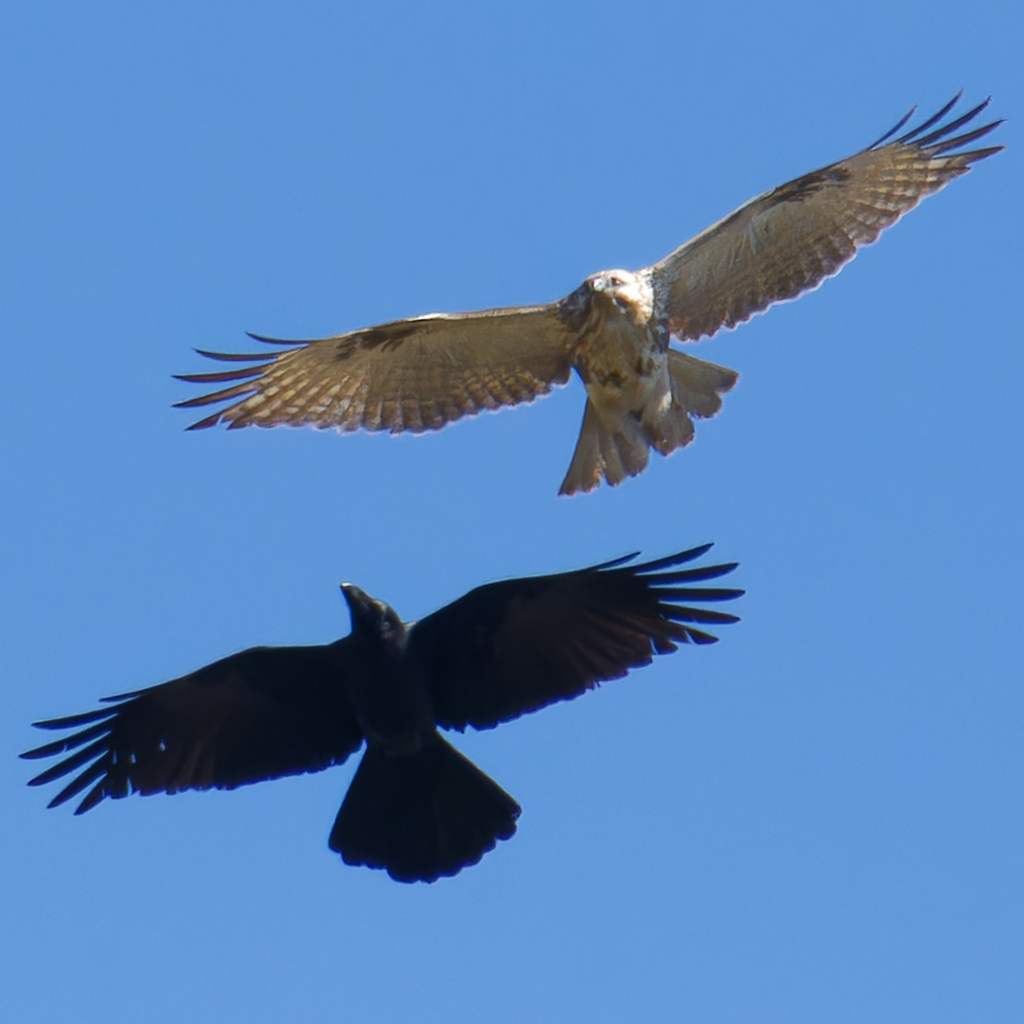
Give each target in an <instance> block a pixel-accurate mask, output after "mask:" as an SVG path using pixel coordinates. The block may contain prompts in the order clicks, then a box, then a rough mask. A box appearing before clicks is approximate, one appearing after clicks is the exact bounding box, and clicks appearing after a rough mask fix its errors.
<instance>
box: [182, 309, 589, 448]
mask: <svg viewBox="0 0 1024 1024" xmlns="http://www.w3.org/2000/svg"><path fill="white" fill-rule="evenodd" d="M252 337H255V338H256V340H257V341H264V342H268V343H270V344H277V345H297V346H299V347H297V348H290V349H288V350H287V351H285V352H280V353H278V354H276V355H269V356H268V355H223V354H220V353H216V352H201V354H202V355H204V356H207V357H209V358H210V359H218V360H225V361H229V362H249V363H251V362H253V361H257V362H258V363H259V365H256V366H246V367H245V368H242V369H235V370H228V371H226V372H223V373H197V374H183V375H181V376H180V377H179V379H180V380H185V381H189V382H191V383H194V384H203V385H210V384H221V383H225V382H228V383H231V382H236V381H237V382H240V383H231V386H230V387H227V388H224V389H222V390H218V391H215V392H213V393H212V394H207V395H201V396H200V397H198V398H192V399H190V400H188V401H186V402H180V403H178V406H179V407H180V408H185V409H191V408H194V407H197V406H205V405H210V404H212V403H216V402H232V404H230V405H228V406H227V407H226V408H224V409H221V410H220V411H219V412H215V413H214V414H213V415H212V416H208V417H207V418H206V419H204V420H200V421H199V422H198V423H194V424H193V425H192V427H191V428H190V429H196V428H198V427H212V426H213V425H214V424H215V423H218V422H220V421H221V420H224V421H226V422H227V424H228V426H229V427H247V426H259V427H271V426H276V425H277V424H280V423H287V424H290V425H292V426H299V425H302V424H307V425H311V426H314V427H338V428H340V429H341V430H358V429H359V428H360V427H365V428H366V429H367V430H390V431H391V432H392V433H397V432H399V431H402V430H411V431H414V432H419V431H423V430H437V429H438V428H439V427H443V426H444V425H445V424H446V423H450V422H451V421H452V420H457V419H459V418H461V417H462V416H466V415H475V414H476V413H478V412H479V411H480V410H481V409H497V408H498V407H499V406H502V405H517V404H519V403H520V402H529V401H532V400H533V399H534V398H537V397H538V396H539V395H544V394H547V392H548V391H550V390H551V386H552V384H564V383H565V382H566V381H567V380H568V379H569V372H570V370H571V364H570V354H571V350H572V347H573V345H574V344H575V340H576V339H575V335H574V334H572V333H571V332H570V331H569V329H568V327H567V325H566V323H565V322H564V320H563V319H562V318H561V317H560V316H559V313H558V306H557V305H555V304H552V305H548V306H532V307H521V308H514V307H513V308H508V309H490V310H484V311H483V312H479V313H452V314H440V313H439V314H431V315H429V316H420V317H414V318H412V319H411V320H396V321H395V322H394V323H389V324H382V325H380V326H379V327H370V328H367V329H365V330H361V331H353V332H352V333H350V334H342V335H338V336H337V337H335V338H323V339H320V340H318V341H307V342H282V341H277V340H276V339H273V338H261V337H258V336H257V335H253V336H252ZM234 399H238V401H233V400H234Z"/></svg>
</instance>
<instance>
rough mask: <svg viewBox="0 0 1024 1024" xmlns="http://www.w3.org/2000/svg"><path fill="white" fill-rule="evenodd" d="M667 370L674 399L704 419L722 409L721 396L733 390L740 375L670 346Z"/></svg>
mask: <svg viewBox="0 0 1024 1024" xmlns="http://www.w3.org/2000/svg"><path fill="white" fill-rule="evenodd" d="M668 372H669V376H670V377H671V378H672V400H673V402H674V403H677V404H678V405H680V406H682V408H684V409H685V410H686V411H687V412H688V413H691V414H692V415H694V416H700V417H701V418H704V419H706V418H707V417H709V416H714V415H715V413H716V412H718V410H719V409H721V408H722V395H724V394H725V392H726V391H731V390H732V389H733V387H734V386H735V385H736V381H737V380H739V376H740V375H739V374H738V373H737V372H736V371H735V370H729V369H727V368H726V367H724V366H718V365H716V364H715V363H706V362H705V361H704V360H703V359H695V358H694V357H693V356H688V355H686V354H685V353H683V352H677V351H676V350H675V349H671V348H670V349H669V350H668Z"/></svg>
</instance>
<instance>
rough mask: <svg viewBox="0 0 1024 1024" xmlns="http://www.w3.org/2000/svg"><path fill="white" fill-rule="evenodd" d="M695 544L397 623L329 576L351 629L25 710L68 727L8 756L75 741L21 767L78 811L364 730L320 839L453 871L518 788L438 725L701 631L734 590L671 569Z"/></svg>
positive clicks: (474, 596) (291, 758) (194, 783)
mask: <svg viewBox="0 0 1024 1024" xmlns="http://www.w3.org/2000/svg"><path fill="white" fill-rule="evenodd" d="M709 547H710V545H705V546H704V547H700V548H694V549H692V550H690V551H685V552H682V553H680V554H678V555H673V556H671V557H669V558H665V559H661V560H659V561H655V562H648V563H645V564H641V565H624V564H623V563H624V562H627V561H629V560H630V559H619V560H618V561H615V562H609V563H606V564H604V565H600V566H595V567H593V568H590V569H583V570H579V571H577V572H568V573H560V574H557V575H553V576H537V577H528V578H525V579H513V580H505V581H502V582H499V583H490V584H487V585H485V586H482V587H478V588H477V589H476V590H473V591H471V592H470V593H469V594H466V595H465V596H464V597H462V598H460V599H459V600H457V601H454V602H453V603H452V604H449V605H447V606H446V607H444V608H442V609H440V610H439V611H437V612H435V613H434V614H432V615H429V616H427V617H426V618H425V619H423V620H421V621H420V622H417V623H414V624H411V625H408V626H407V625H406V624H404V623H403V622H402V621H401V619H400V618H399V617H398V615H397V614H396V613H395V612H394V610H393V609H392V608H390V607H389V606H388V605H386V604H384V603H383V602H382V601H377V600H375V599H373V598H371V597H368V596H367V595H366V594H364V593H363V591H361V590H360V589H359V588H358V587H354V586H352V585H351V584H345V585H343V587H342V590H343V592H344V595H345V599H346V601H347V602H348V605H349V609H350V612H351V615H352V632H351V633H350V634H349V635H348V636H347V637H344V638H342V639H341V640H338V641H336V642H335V643H332V644H326V645H323V646H319V647H257V648H252V649H250V650H247V651H242V652H241V653H239V654H235V655H232V656H231V657H228V658H224V659H222V660H221V661H218V662H215V663H214V664H212V665H208V666H206V667H205V668H202V669H199V670H198V671H196V672H193V673H192V674H190V675H187V676H183V677H182V678H180V679H175V680H172V681H171V682H168V683H163V684H161V685H160V686H154V687H150V688H149V689H145V690H139V691H137V692H135V693H129V694H122V695H121V696H119V697H113V698H108V704H109V706H108V707H106V708H102V709H100V710H97V711H92V712H87V713H86V714H82V715H73V716H71V717H68V718H61V719H53V720H50V721H45V722H38V723H36V724H37V725H39V726H40V727H41V728H44V729H78V730H79V731H78V732H75V733H74V734H73V735H71V736H68V737H66V738H64V739H61V740H57V741H55V742H53V743H49V744H46V745H45V746H42V747H38V748H36V749H35V750H30V751H28V752H27V753H25V754H23V755H22V756H23V757H28V758H40V757H52V756H56V755H59V754H64V753H67V752H68V751H74V753H72V754H71V755H70V756H69V757H67V758H65V759H64V760H62V761H60V762H59V763H57V764H55V765H53V766H52V767H51V768H49V769H48V770H47V771H44V772H43V773H42V774H40V775H38V776H37V777H36V778H34V779H33V780H32V782H31V783H30V784H31V785H41V784H44V783H48V782H52V781H53V780H55V779H57V778H61V777H62V776H65V775H68V774H70V773H72V772H75V771H77V770H79V769H82V770H81V771H80V772H79V774H78V775H76V776H75V777H74V778H73V779H72V781H71V782H70V783H69V784H68V785H67V786H66V787H65V788H64V789H63V790H62V791H61V792H60V793H58V794H57V796H56V797H55V798H54V799H53V800H52V801H51V803H50V806H51V807H53V806H56V805H58V804H61V803H64V802H65V801H66V800H69V799H71V798H72V797H74V796H75V795H77V794H78V793H81V792H82V791H83V790H87V792H86V795H85V797H84V798H83V800H82V802H81V804H80V805H79V807H78V810H77V812H76V813H79V814H81V813H83V812H84V811H87V810H89V809H90V808H92V807H95V806H96V804H98V803H99V802H100V801H101V800H103V798H104V797H113V798H119V797H124V796H127V795H128V793H129V792H132V791H138V792H140V793H143V794H149V793H158V792H166V793H174V792H179V791H181V790H185V789H209V788H211V787H216V788H224V789H231V788H234V787H236V786H240V785H244V784H246V783H252V782H259V781H261V780H264V779H270V778H277V777H280V776H283V775H293V774H298V773H301V772H310V771H319V770H321V769H323V768H328V767H330V766H331V765H334V764H340V763H341V762H343V761H344V760H346V758H348V757H349V755H351V754H352V753H354V752H355V751H356V750H358V749H359V747H360V746H361V745H362V744H363V743H364V742H365V743H366V751H365V753H364V755H363V759H362V762H361V763H360V765H359V768H358V770H357V771H356V774H355V777H354V778H353V780H352V784H351V786H350V788H349V791H348V794H347V795H346V797H345V800H344V802H343V804H342V806H341V810H340V811H339V812H338V817H337V820H336V821H335V823H334V828H333V830H332V831H331V836H330V846H331V848H332V849H333V850H336V851H337V852H338V853H340V854H341V856H342V857H343V858H344V860H345V861H346V862H348V863H350V864H366V865H369V866H370V867H377V868H386V869H387V871H388V872H389V873H390V874H391V875H392V876H393V877H394V878H397V879H399V880H401V881H417V880H421V881H433V880H434V879H436V878H438V877H439V876H441V875H453V874H455V873H456V872H458V871H459V870H460V869H461V868H463V867H465V866H467V865H468V864H473V863H475V862H476V861H478V860H479V859H480V858H481V857H482V856H483V854H484V853H486V852H487V851H488V850H489V849H492V848H493V847H494V845H495V844H496V842H497V841H498V840H499V839H507V838H509V837H510V836H511V835H512V834H513V833H514V832H515V829H516V818H517V817H518V816H519V805H518V804H517V803H516V802H515V800H513V799H512V797H510V796H509V795H508V794H507V793H506V792H505V791H504V790H503V789H501V787H500V786H498V785H497V784H496V783H495V782H494V781H493V780H491V779H489V778H488V777H487V776H486V775H485V774H484V773H483V772H481V771H480V770H479V769H478V768H476V767H475V766H474V765H473V764H471V763H470V762H469V761H468V760H466V758H464V757H463V756H462V755H461V754H459V753H458V752H457V751H456V750H455V749H454V748H453V747H451V746H450V745H449V744H448V743H447V742H446V741H445V740H444V739H443V738H442V737H441V736H440V734H439V733H438V731H437V730H438V727H441V728H446V729H458V730H460V731H461V730H463V729H465V728H466V726H467V725H468V726H473V727H474V728H476V729H488V728H491V727H493V726H495V725H498V724H499V723H501V722H504V721H508V720H509V719H512V718H516V717H518V716H519V715H522V714H525V713H527V712H529V711H535V710H537V709H538V708H541V707H543V706H544V705H546V704H550V703H552V702H554V701H557V700H566V699H571V698H573V697H575V696H578V695H579V694H581V693H583V692H584V691H585V690H588V689H591V688H592V687H594V686H596V685H597V684H598V683H600V682H601V681H604V680H608V679H614V678H617V677H620V676H623V675H625V674H626V672H627V671H628V670H629V669H630V668H635V667H637V666H640V665H644V664H647V663H648V662H649V661H650V660H651V658H652V656H653V654H654V653H659V654H664V653H667V652H669V651H672V650H675V645H676V643H677V642H693V643H698V644H703V643H711V642H713V641H714V639H715V638H714V637H713V636H711V635H710V634H709V633H706V632H704V631H703V630H701V629H699V628H697V627H696V626H694V625H692V624H693V623H701V624H706V623H716V624H723V623H729V622H734V621H735V620H736V619H735V616H733V615H727V614H724V613H722V612H715V611H709V610H707V609H704V608H700V607H695V606H694V605H699V604H702V603H704V602H707V601H722V600H729V599H731V598H733V597H737V596H738V595H739V594H740V593H742V592H741V591H738V590H728V589H723V588H707V587H701V586H694V585H693V584H696V583H700V582H701V581H704V580H709V579H714V578H716V577H718V576H722V575H724V574H725V573H728V572H730V571H731V570H732V569H733V568H734V567H735V566H734V565H731V564H730V565H715V566H704V567H697V568H690V569H680V568H677V567H678V566H679V565H681V564H682V563H685V562H689V561H692V560H693V559H695V558H698V557H699V556H700V555H702V554H704V553H705V552H706V551H707V549H708V548H709ZM679 602H686V603H685V604H680V603H679ZM90 787H91V788H90Z"/></svg>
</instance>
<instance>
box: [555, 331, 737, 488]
mask: <svg viewBox="0 0 1024 1024" xmlns="http://www.w3.org/2000/svg"><path fill="white" fill-rule="evenodd" d="M668 370H669V378H670V380H671V384H672V400H671V403H668V402H667V401H666V402H665V407H664V408H659V409H655V408H651V407H648V408H646V409H643V410H641V411H640V412H639V413H636V414H629V415H627V416H624V417H623V418H622V420H621V421H620V422H619V424H618V426H617V427H616V429H615V432H614V433H612V432H611V431H609V429H608V428H607V427H606V426H605V425H604V424H603V423H602V422H601V418H600V416H599V415H598V413H597V409H596V408H595V407H594V403H593V402H592V401H591V400H590V398H589V397H588V398H587V405H586V408H585V409H584V412H583V427H582V428H581V430H580V437H579V440H578V441H577V442H576V451H575V453H574V454H573V457H572V462H571V463H570V465H569V472H568V473H566V475H565V479H564V480H563V481H562V487H561V490H560V491H559V492H558V493H559V494H575V493H576V492H577V491H592V490H593V489H594V488H595V487H597V485H598V484H599V483H600V482H601V478H602V477H603V478H604V479H605V480H607V481H608V483H610V484H611V485H612V486H615V485H616V484H620V483H622V481H623V480H625V479H626V477H627V476H636V475H637V474H638V473H642V472H643V471H644V469H646V468H647V460H648V457H649V455H648V449H649V448H655V449H656V450H657V451H658V452H660V453H661V454H662V455H668V454H670V453H671V452H674V451H675V450H676V449H677V448H682V447H683V446H684V445H688V444H689V443H690V442H691V441H692V440H693V421H692V419H691V418H690V417H691V416H700V417H708V416H714V415H715V413H716V412H718V410H719V409H721V407H722V395H723V394H724V393H725V392H726V391H728V390H729V389H730V388H732V387H733V386H734V385H735V383H736V381H737V380H738V379H739V374H737V373H736V372H735V371H734V370H728V369H726V368H725V367H724V366H717V365H715V364H714V363H707V362H705V361H704V360H703V359H695V358H694V357H693V356H688V355H684V354H683V353H682V352H676V351H675V350H674V349H669V353H668ZM666 398H667V396H666Z"/></svg>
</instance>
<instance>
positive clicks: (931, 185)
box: [647, 96, 1003, 341]
mask: <svg viewBox="0 0 1024 1024" xmlns="http://www.w3.org/2000/svg"><path fill="white" fill-rule="evenodd" d="M959 98H960V97H959V96H956V97H955V98H954V99H953V100H952V102H950V103H948V104H946V106H945V107H943V109H942V110H940V111H939V113H938V114H936V115H935V116H934V117H932V118H929V119H928V120H927V121H925V123H924V124H922V125H919V126H918V127H917V128H915V129H913V131H910V132H907V133H906V134H905V135H903V136H901V137H900V138H898V139H897V140H896V141H895V142H890V143H889V144H888V145H882V143H884V142H885V140H886V139H888V138H890V137H891V136H893V135H894V134H895V133H896V132H897V131H899V129H900V128H902V127H903V125H904V124H906V122H907V121H908V120H909V118H910V116H911V114H913V110H912V111H911V112H910V114H907V116H906V117H905V118H903V120H902V121H900V123H899V124H898V125H896V127H895V128H893V129H892V131H890V132H888V133H887V134H886V135H884V136H883V137H882V138H881V139H879V140H878V142H876V143H874V144H873V145H871V146H869V147H868V148H867V149H865V150H863V151H862V152H860V153H858V154H857V155H856V156H853V157H850V158H849V159H848V160H841V161H840V162H839V163H835V164H832V165H830V166H829V167H825V168H822V169H821V170H820V171H814V172H812V173H811V174H805V175H804V176H803V177H802V178H797V179H796V180H795V181H791V182H789V183H788V184H786V185H781V186H780V187H779V188H777V189H774V190H773V191H771V192H766V193H765V194H764V195H761V196H758V197H757V198H756V199H752V200H751V201H750V202H748V203H746V204H745V205H743V206H741V207H740V208H739V209H738V210H736V211H735V212H733V213H731V214H730V215H729V216H728V217H726V218H725V219H724V220H721V221H719V222H718V223H717V224H715V225H713V226H712V227H710V228H708V229H707V231H704V232H703V233H701V234H699V235H698V236H697V237H696V238H694V239H692V240H691V241H689V242H687V243H686V244H685V245H683V246H681V247H680V248H678V249H677V250H676V251H675V252H673V253H672V254H671V255H669V256H666V257H665V259H663V260H662V261H661V262H660V263H656V264H655V265H654V266H653V267H651V268H649V270H648V271H647V272H648V273H649V274H650V275H651V284H652V286H653V288H654V300H655V306H654V315H655V318H656V319H657V320H658V321H659V322H660V324H661V325H662V327H663V328H664V329H665V330H666V331H667V332H668V333H670V334H672V335H673V336H674V337H677V338H680V339H689V340H694V341H695V340H697V339H698V338H701V337H704V336H707V335H712V334H714V333H715V332H716V331H717V330H719V328H721V327H734V326H736V324H738V323H742V322H743V321H744V320H749V319H750V317H751V316H753V315H754V314H755V313H760V312H762V311H763V310H765V309H767V308H768V307H769V306H770V305H771V304H772V303H773V302H778V301H780V300H782V299H792V298H796V296H798V295H800V294H801V293H803V292H805V291H808V290H809V289H812V288H816V287H817V286H818V285H819V284H821V282H822V281H823V280H825V278H826V277H830V276H831V275H833V274H836V273H838V272H839V270H840V269H841V268H842V267H843V265H844V264H845V263H847V262H848V261H849V260H851V259H853V257H854V255H855V254H856V252H857V249H858V248H859V247H860V246H862V245H868V244H869V243H871V242H874V241H875V239H877V238H878V236H879V234H881V232H882V231H884V230H885V228H887V227H889V226H890V225H892V224H894V223H895V222H896V221H897V220H898V219H899V218H900V217H902V216H903V214H904V213H906V212H907V211H908V210H912V209H913V208H914V207H915V206H916V205H917V204H918V203H919V202H920V201H921V200H922V199H924V197H925V196H928V195H931V194H932V193H933V192H938V191H939V189H941V188H943V187H944V186H945V185H948V184H949V182H951V181H952V180H953V179H954V178H955V177H957V176H958V175H961V174H964V173H966V172H967V171H968V170H969V169H970V166H971V164H972V163H974V162H976V161H978V160H983V159H984V158H985V157H987V156H991V155H992V154H993V153H997V152H999V150H1000V149H1002V148H1003V147H1002V146H993V147H990V148H987V149H974V150H969V151H967V152H963V151H961V152H957V153H954V152H952V151H953V150H955V149H958V148H960V147H962V146H966V145H968V144H969V143H971V142H973V141H975V140H976V139H980V138H981V137H982V136H984V135H987V134H988V133H989V132H990V131H992V130H993V129H994V128H996V127H997V126H998V125H1000V124H1001V123H1002V122H1001V121H994V122H993V123H992V124H987V125H984V126H983V127H981V128H975V129H973V130H972V131H968V132H965V133H964V134H963V135H958V136H956V137H955V138H948V136H949V135H951V134H953V133H954V132H955V131H956V130H957V129H958V128H961V127H962V126H963V125H965V124H967V123H968V122H969V121H971V120H973V118H975V117H976V116H977V115H978V114H979V113H980V112H981V111H982V110H984V109H985V107H987V106H988V103H989V101H988V100H986V101H985V102H984V103H982V104H979V105H978V106H977V107H975V108H974V109H973V110H971V111H968V113H966V114H964V115H963V117H960V118H957V119H956V120H955V121H952V122H950V123H949V124H947V125H944V126H942V127H940V128H936V129H935V130H934V131H931V132H930V133H929V134H922V133H923V132H926V131H927V130H928V129H929V128H931V127H932V126H933V125H935V124H936V123H937V122H939V121H941V120H942V118H943V117H945V116H946V114H947V113H949V111H950V109H951V108H952V106H953V104H954V103H956V101H957V100H958V99H959Z"/></svg>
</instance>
